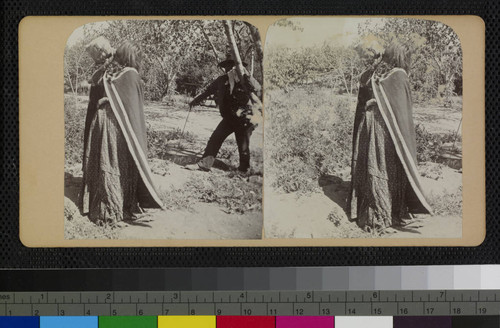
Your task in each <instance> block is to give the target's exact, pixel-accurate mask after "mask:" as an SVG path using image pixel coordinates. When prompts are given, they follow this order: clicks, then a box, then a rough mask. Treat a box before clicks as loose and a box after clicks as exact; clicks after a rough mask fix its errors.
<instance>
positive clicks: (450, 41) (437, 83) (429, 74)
mask: <svg viewBox="0 0 500 328" xmlns="http://www.w3.org/2000/svg"><path fill="white" fill-rule="evenodd" d="M359 32H360V34H361V35H362V36H367V35H369V34H373V35H375V36H377V37H378V38H380V39H381V40H383V42H384V43H385V44H386V45H387V44H389V43H390V42H392V41H394V40H396V41H397V42H401V43H403V44H406V45H408V46H409V47H410V48H412V50H413V55H412V67H411V70H410V73H411V76H412V84H413V88H414V91H416V92H417V96H420V97H421V98H423V99H422V100H429V99H431V98H443V99H444V102H445V105H446V104H450V103H451V97H452V96H453V95H455V94H457V93H459V92H461V84H462V83H461V82H462V47H461V45H460V39H459V38H458V36H457V35H456V33H455V32H454V31H453V29H451V28H450V27H449V26H447V25H445V24H443V23H440V22H436V21H431V20H422V19H400V18H387V19H384V21H383V24H381V25H376V26H372V25H370V21H369V20H368V21H367V23H366V24H364V25H361V26H360V27H359Z"/></svg>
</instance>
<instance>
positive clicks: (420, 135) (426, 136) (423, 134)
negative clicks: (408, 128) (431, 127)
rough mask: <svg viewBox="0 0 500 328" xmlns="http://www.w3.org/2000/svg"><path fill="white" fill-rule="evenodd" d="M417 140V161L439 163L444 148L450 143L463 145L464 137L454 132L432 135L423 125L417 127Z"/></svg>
mask: <svg viewBox="0 0 500 328" xmlns="http://www.w3.org/2000/svg"><path fill="white" fill-rule="evenodd" d="M415 134H416V139H417V161H418V162H429V161H430V162H434V163H438V161H439V157H440V155H441V153H442V151H443V146H444V145H445V144H447V143H448V144H449V143H458V144H459V143H461V142H462V137H461V136H460V135H456V134H455V133H454V132H448V133H430V132H428V131H427V130H426V129H425V128H424V127H423V126H422V124H417V125H416V126H415Z"/></svg>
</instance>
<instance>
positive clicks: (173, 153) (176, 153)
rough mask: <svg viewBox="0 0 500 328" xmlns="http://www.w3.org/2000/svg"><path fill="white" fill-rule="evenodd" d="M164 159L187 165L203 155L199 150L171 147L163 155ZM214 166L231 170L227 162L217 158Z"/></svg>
mask: <svg viewBox="0 0 500 328" xmlns="http://www.w3.org/2000/svg"><path fill="white" fill-rule="evenodd" d="M163 159H167V160H170V161H172V162H173V163H175V164H177V165H180V166H186V165H191V164H195V163H197V162H198V161H200V160H201V155H200V153H198V152H195V151H192V150H188V149H176V148H171V149H169V150H167V152H166V153H165V155H164V156H163ZM214 168H216V169H219V170H223V171H229V170H230V169H231V167H230V166H229V165H227V164H226V163H224V162H222V161H220V160H218V159H216V160H215V162H214Z"/></svg>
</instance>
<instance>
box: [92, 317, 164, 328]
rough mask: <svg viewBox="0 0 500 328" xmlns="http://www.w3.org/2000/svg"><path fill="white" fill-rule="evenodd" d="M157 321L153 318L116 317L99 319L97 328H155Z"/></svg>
mask: <svg viewBox="0 0 500 328" xmlns="http://www.w3.org/2000/svg"><path fill="white" fill-rule="evenodd" d="M156 327H157V319H156V317H153V316H137V317H136V316H116V317H99V328H156Z"/></svg>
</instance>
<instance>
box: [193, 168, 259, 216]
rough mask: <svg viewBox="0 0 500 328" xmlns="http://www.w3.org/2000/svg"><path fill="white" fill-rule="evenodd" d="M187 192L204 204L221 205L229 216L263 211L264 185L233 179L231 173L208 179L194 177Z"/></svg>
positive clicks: (211, 176) (212, 176)
mask: <svg viewBox="0 0 500 328" xmlns="http://www.w3.org/2000/svg"><path fill="white" fill-rule="evenodd" d="M185 190H187V192H188V193H189V194H190V195H191V197H193V198H196V199H198V200H200V201H202V202H207V203H217V204H219V205H221V206H222V207H223V208H224V211H225V212H226V213H229V214H232V213H239V214H243V213H246V212H249V211H258V210H261V209H262V184H261V183H253V182H251V181H247V180H246V179H242V178H239V177H238V176H233V177H231V173H229V174H224V175H210V176H208V177H207V179H199V178H195V177H192V178H191V179H190V180H189V181H188V182H187V183H186V186H185Z"/></svg>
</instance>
